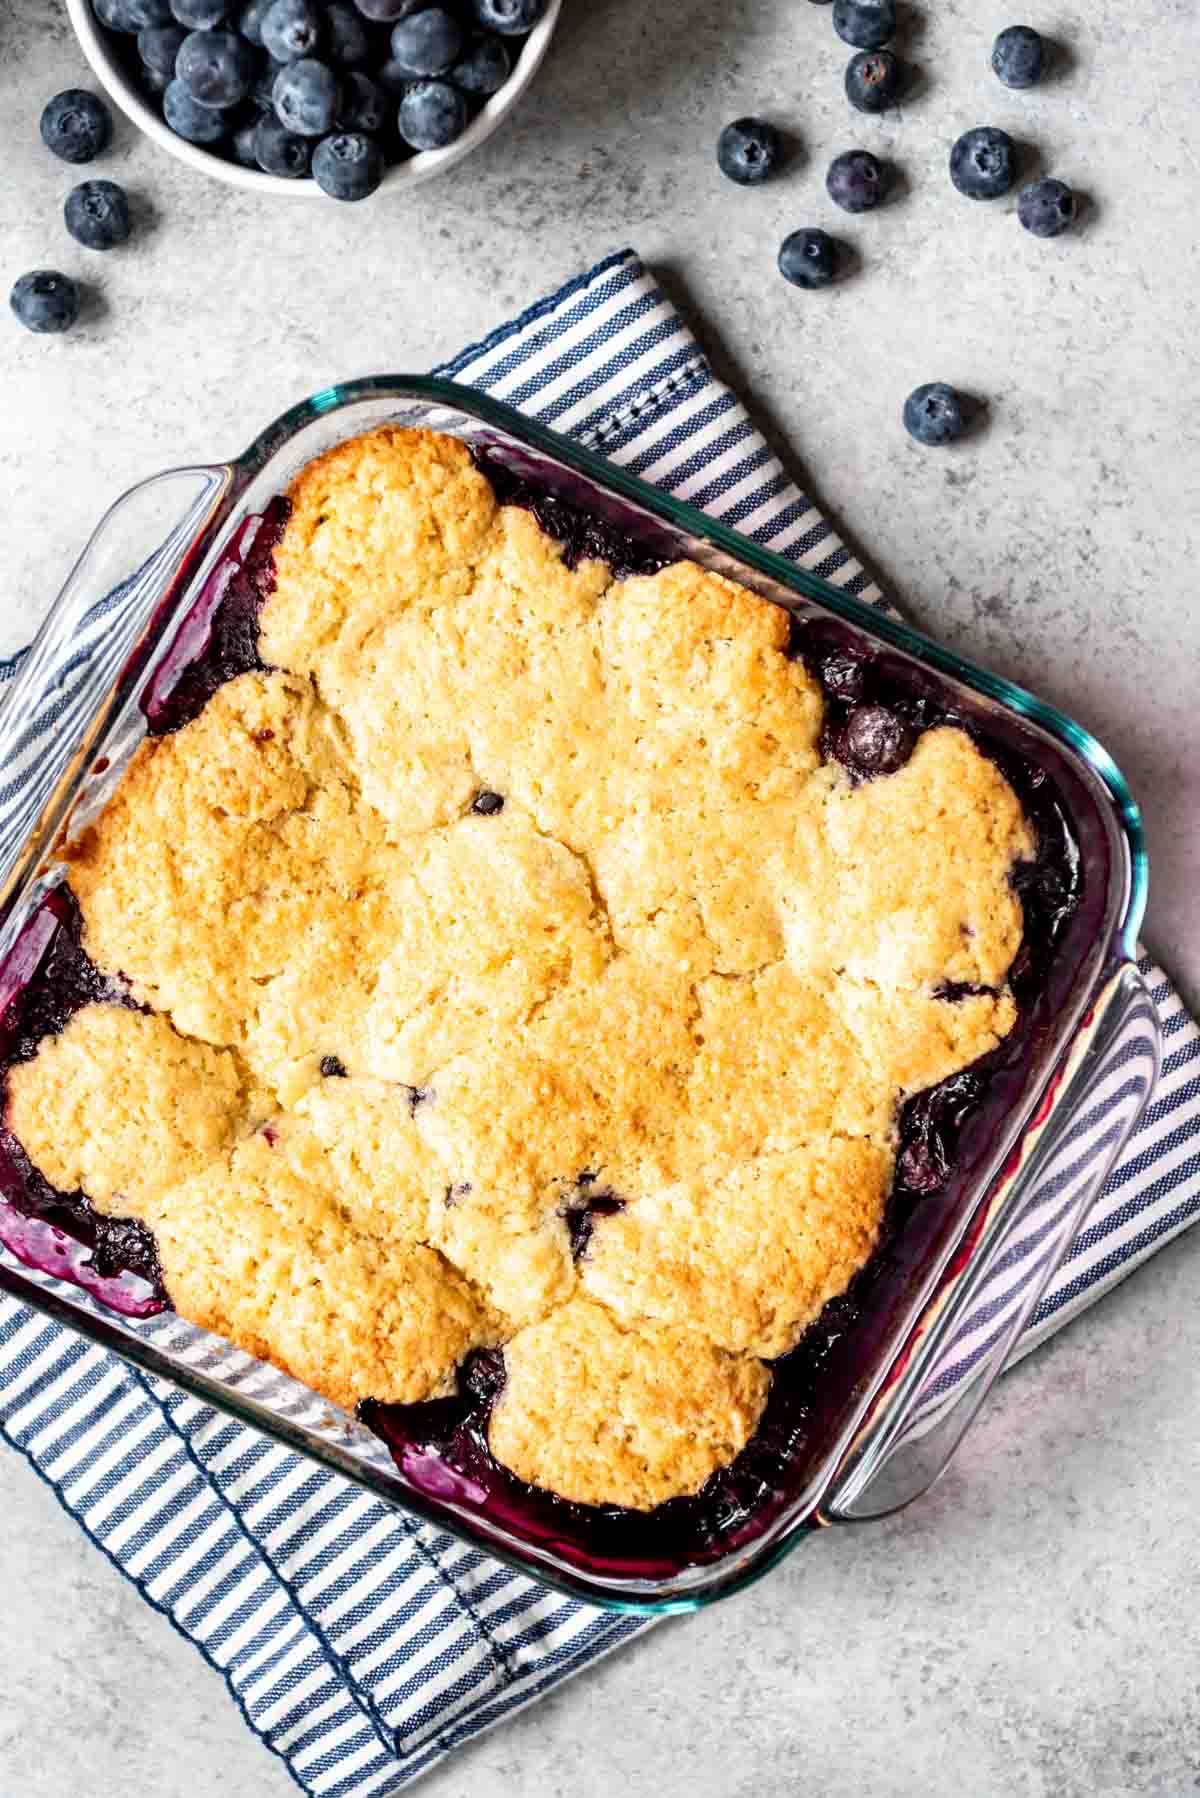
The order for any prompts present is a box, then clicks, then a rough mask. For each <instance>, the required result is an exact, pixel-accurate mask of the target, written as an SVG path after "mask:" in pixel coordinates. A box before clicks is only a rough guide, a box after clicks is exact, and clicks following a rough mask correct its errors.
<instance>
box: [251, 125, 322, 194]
mask: <svg viewBox="0 0 1200 1798" xmlns="http://www.w3.org/2000/svg"><path fill="white" fill-rule="evenodd" d="M254 155H255V159H256V160H257V162H258V166H259V168H260V169H261V170H262V171H263V173H264V175H282V176H283V177H284V178H285V179H287V180H289V181H298V180H299V179H300V177H301V176H302V175H307V174H308V169H309V162H310V160H311V157H312V145H311V144H310V143H309V141H308V139H307V138H306V137H297V135H296V133H295V132H294V131H288V130H286V129H285V128H284V126H282V125H281V124H280V123H279V120H278V119H277V118H276V117H275V115H274V114H273V113H268V114H267V116H266V117H265V118H262V119H260V120H259V121H258V124H257V125H256V126H255V128H254Z"/></svg>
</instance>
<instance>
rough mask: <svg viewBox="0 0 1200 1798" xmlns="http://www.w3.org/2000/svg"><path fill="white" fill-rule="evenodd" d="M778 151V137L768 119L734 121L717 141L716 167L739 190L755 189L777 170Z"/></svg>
mask: <svg viewBox="0 0 1200 1798" xmlns="http://www.w3.org/2000/svg"><path fill="white" fill-rule="evenodd" d="M779 149H780V145H779V133H778V131H776V129H775V127H774V125H769V124H768V123H767V121H766V119H735V120H734V121H733V123H732V125H726V127H725V129H724V131H722V133H721V135H720V137H719V138H718V139H717V167H718V168H719V169H720V171H721V173H722V174H723V175H728V177H729V179H730V180H731V181H736V182H737V184H738V186H739V187H754V186H755V185H756V184H757V183H758V182H759V181H765V180H766V179H767V176H768V175H769V174H770V173H771V171H772V170H773V169H774V167H775V165H776V163H777V162H778V161H779Z"/></svg>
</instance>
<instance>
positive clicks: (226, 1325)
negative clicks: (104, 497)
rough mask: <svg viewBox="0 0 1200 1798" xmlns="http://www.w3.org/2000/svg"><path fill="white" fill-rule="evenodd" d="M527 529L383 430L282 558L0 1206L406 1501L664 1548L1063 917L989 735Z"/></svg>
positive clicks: (717, 597)
mask: <svg viewBox="0 0 1200 1798" xmlns="http://www.w3.org/2000/svg"><path fill="white" fill-rule="evenodd" d="M505 493H506V488H505V483H504V482H503V481H502V480H501V479H500V477H499V474H498V473H496V472H493V474H492V475H491V476H489V472H488V469H487V465H486V463H484V464H481V463H480V462H479V461H477V460H476V459H474V458H473V456H472V454H471V453H470V451H469V450H468V449H467V448H466V447H465V446H464V445H463V444H461V443H459V442H458V441H457V440H455V439H453V438H449V437H444V436H439V435H435V434H431V433H427V432H421V431H410V430H399V429H387V430H381V431H379V432H376V433H374V434H372V435H369V436H366V437H360V438H358V439H355V440H353V441H351V442H348V443H345V444H343V445H341V446H340V447H338V448H336V449H334V450H332V451H330V452H329V453H328V454H327V455H324V456H322V457H321V458H320V459H319V460H318V461H316V462H315V463H313V464H311V465H310V466H309V467H307V468H306V469H305V470H304V471H303V472H302V474H301V475H300V477H299V478H298V480H297V481H296V483H295V485H294V487H293V488H292V491H291V493H290V495H289V496H288V499H287V501H286V502H281V503H280V504H279V506H278V507H277V508H276V510H275V512H274V513H273V514H272V515H270V516H269V517H268V518H267V519H266V520H265V521H264V522H263V524H262V525H261V527H260V528H259V532H258V540H257V544H251V546H250V549H249V553H248V557H247V559H246V562H245V566H244V567H242V568H241V569H240V570H235V571H234V573H235V574H236V577H237V578H235V579H230V581H229V582H228V583H227V585H228V591H227V592H226V593H225V595H224V597H223V598H222V600H221V604H220V606H219V607H218V609H217V611H216V613H215V615H214V616H213V617H212V619H211V621H210V629H209V635H208V637H207V639H206V648H205V650H204V654H203V656H202V657H201V658H200V660H199V662H197V663H196V664H195V665H194V666H193V667H192V668H191V669H190V670H189V671H188V673H187V674H186V675H185V676H184V677H183V679H182V680H181V681H180V682H179V683H178V684H177V686H176V688H175V693H174V697H173V699H172V700H171V701H170V702H168V703H167V704H165V705H164V707H162V708H160V710H159V712H158V713H157V714H156V715H155V716H154V717H152V719H151V734H150V735H149V736H148V737H147V738H146V740H145V741H144V742H143V744H142V746H141V748H140V749H139V750H138V752H137V754H136V755H135V756H134V759H133V761H132V763H131V765H130V767H129V768H128V770H127V772H126V774H125V775H124V777H123V779H122V780H121V782H120V784H119V786H118V788H117V790H116V793H115V796H114V797H113V799H112V800H111V801H110V803H109V804H108V805H107V807H106V808H105V810H104V811H103V813H102V814H101V816H100V818H99V820H98V822H96V823H95V824H93V825H92V826H91V827H90V828H88V829H87V831H86V832H85V833H84V834H83V835H82V836H81V837H80V838H79V839H78V840H77V841H76V842H75V843H74V844H73V846H71V847H70V848H69V849H68V850H67V851H66V858H67V862H68V876H67V879H68V885H67V888H65V889H62V890H61V891H60V893H59V894H58V895H57V897H56V899H55V901H54V903H55V904H56V905H57V906H58V911H57V912H56V914H55V919H56V922H55V934H54V937H53V942H52V946H51V948H50V950H49V952H48V953H47V955H46V956H45V958H44V959H43V962H42V964H41V966H40V968H39V969H38V971H37V973H36V975H35V976H34V978H33V979H32V980H31V981H30V982H29V984H28V985H27V986H26V987H25V988H24V989H23V990H22V992H21V993H19V994H18V996H17V997H16V998H15V999H13V1000H12V1001H11V1003H10V1005H9V1008H8V1011H7V1013H6V1014H5V1018H4V1029H5V1033H6V1034H5V1042H4V1059H5V1062H6V1065H7V1076H6V1077H7V1113H6V1125H7V1130H6V1135H5V1158H4V1172H3V1179H4V1185H5V1191H6V1192H7V1194H8V1197H9V1199H10V1201H11V1202H12V1203H13V1204H15V1205H17V1207H18V1208H22V1207H23V1208H24V1209H26V1210H31V1209H32V1210H35V1211H37V1210H39V1208H40V1215H43V1216H46V1217H51V1218H53V1219H54V1220H55V1221H56V1222H57V1223H58V1224H59V1225H60V1227H62V1228H63V1229H66V1230H68V1231H72V1232H73V1233H74V1234H76V1235H78V1234H79V1233H80V1232H83V1233H84V1234H85V1236H86V1235H87V1232H89V1231H90V1232H91V1235H90V1237H88V1240H91V1241H93V1242H94V1244H95V1253H96V1255H97V1256H101V1255H104V1256H106V1257H107V1258H108V1260H109V1262H110V1263H111V1264H112V1265H114V1266H125V1267H132V1268H134V1270H135V1271H137V1272H140V1273H141V1274H142V1275H143V1276H144V1278H145V1279H147V1280H148V1281H149V1282H150V1284H151V1285H152V1286H153V1287H154V1289H155V1290H156V1291H157V1293H158V1295H159V1300H160V1302H165V1303H169V1304H170V1305H171V1306H173V1307H174V1308H175V1310H176V1311H178V1312H179V1313H180V1314H181V1315H182V1316H183V1317H184V1318H187V1319H190V1320H192V1321H193V1322H195V1323H197V1324H200V1325H202V1326H204V1327H205V1328H207V1329H210V1330H213V1331H216V1332H218V1333H219V1334H221V1335H223V1336H225V1337H228V1338H229V1339H230V1340H232V1341H233V1342H235V1343H237V1344H239V1345H240V1346H241V1347H243V1348H245V1349H246V1350H248V1351H249V1352H250V1353H252V1354H253V1355H256V1356H258V1357H261V1358H264V1359H266V1360H269V1361H271V1362H274V1363H276V1364H277V1365H278V1366H280V1367H282V1368H284V1369H286V1370H288V1371H289V1372H291V1373H292V1374H294V1375H295V1376H296V1377H298V1378H299V1379H300V1380H302V1381H304V1382H306V1383H307V1384H308V1385H309V1386H311V1387H312V1388H314V1389H315V1390H316V1391H318V1392H319V1393H322V1394H324V1395H326V1396H327V1397H328V1398H329V1399H331V1400H332V1401H334V1402H336V1403H337V1404H338V1405H340V1406H345V1407H347V1408H354V1407H359V1408H360V1411H361V1412H362V1413H363V1414H364V1415H365V1416H366V1417H367V1418H368V1419H369V1420H370V1421H371V1422H372V1423H373V1424H374V1425H375V1426H376V1427H377V1428H379V1429H381V1430H382V1431H383V1432H384V1433H385V1434H387V1435H388V1436H389V1439H390V1440H392V1441H393V1444H394V1445H395V1446H396V1450H397V1454H398V1456H399V1457H400V1458H401V1461H402V1465H405V1466H407V1467H408V1469H409V1471H410V1473H413V1475H414V1477H417V1476H418V1475H419V1471H420V1468H421V1467H422V1466H426V1465H429V1464H432V1462H434V1461H437V1460H438V1459H439V1458H440V1460H441V1462H442V1463H443V1464H444V1465H445V1466H446V1467H448V1468H454V1467H458V1468H459V1469H460V1470H463V1469H465V1474H464V1477H466V1476H468V1475H469V1476H470V1477H471V1478H472V1479H474V1480H475V1481H476V1484H477V1485H479V1484H480V1482H482V1484H483V1485H484V1486H486V1484H487V1482H488V1481H489V1480H490V1481H492V1482H500V1484H501V1485H503V1484H504V1483H505V1482H507V1487H506V1489H507V1490H508V1491H509V1492H510V1494H515V1493H520V1492H523V1493H526V1494H532V1495H533V1498H532V1499H531V1502H534V1501H535V1500H536V1501H537V1502H538V1503H542V1504H543V1508H544V1507H545V1505H552V1504H555V1503H557V1504H560V1505H567V1506H575V1507H593V1508H595V1507H599V1508H604V1509H607V1510H611V1511H612V1512H613V1513H614V1514H617V1513H620V1514H621V1515H623V1516H627V1517H629V1516H631V1515H632V1514H634V1513H641V1514H648V1513H651V1512H655V1511H656V1510H657V1509H658V1508H660V1507H665V1510H666V1512H667V1513H668V1514H671V1513H672V1507H674V1513H675V1514H678V1515H682V1514H683V1512H684V1511H685V1510H686V1507H687V1506H688V1505H689V1504H690V1505H693V1506H695V1505H697V1504H702V1503H704V1502H705V1495H706V1494H707V1495H710V1496H711V1495H712V1494H714V1493H716V1494H718V1495H719V1494H720V1493H721V1492H722V1491H725V1490H727V1487H723V1486H722V1481H726V1482H728V1480H729V1479H730V1478H731V1470H736V1469H737V1468H739V1467H745V1466H746V1465H747V1464H748V1462H747V1457H748V1456H749V1457H750V1458H751V1460H752V1458H753V1454H754V1445H755V1443H756V1441H758V1440H761V1436H762V1432H761V1430H760V1424H761V1425H762V1427H763V1428H764V1429H766V1428H768V1426H769V1425H770V1419H771V1417H772V1415H774V1413H773V1410H772V1407H776V1408H778V1407H781V1406H784V1405H785V1401H786V1393H787V1390H788V1376H787V1373H786V1370H787V1369H788V1368H789V1367H790V1366H791V1365H793V1363H794V1361H795V1355H794V1353H793V1351H796V1350H797V1346H798V1345H801V1347H802V1345H803V1342H804V1341H805V1340H807V1339H808V1338H809V1337H810V1336H811V1332H812V1328H813V1327H815V1326H816V1325H817V1320H819V1319H821V1318H822V1315H823V1314H824V1315H825V1316H826V1317H828V1316H829V1315H830V1312H829V1310H828V1307H829V1306H830V1302H831V1301H838V1300H839V1295H842V1294H844V1293H845V1292H846V1290H847V1288H848V1287H850V1286H851V1283H852V1282H853V1281H854V1280H855V1278H856V1276H858V1275H859V1273H860V1270H862V1269H863V1268H864V1267H865V1266H866V1264H867V1263H868V1262H869V1260H870V1258H871V1257H872V1254H873V1251H875V1249H876V1247H877V1244H879V1242H880V1240H881V1235H882V1233H883V1232H884V1230H885V1218H886V1215H887V1213H888V1208H889V1204H894V1203H895V1195H896V1193H897V1191H903V1192H904V1193H906V1194H907V1195H908V1198H909V1199H910V1200H911V1199H912V1198H913V1196H914V1195H920V1194H921V1193H929V1192H931V1191H933V1190H934V1189H936V1187H937V1186H938V1184H939V1182H940V1181H942V1180H944V1178H945V1176H946V1171H947V1150H946V1143H947V1142H948V1141H950V1140H951V1138H952V1131H951V1130H950V1127H949V1125H950V1123H952V1122H953V1119H954V1116H955V1108H956V1106H958V1107H959V1108H960V1109H962V1108H965V1107H967V1106H968V1105H969V1104H970V1103H971V1102H973V1101H974V1099H977V1098H978V1093H979V1090H980V1089H981V1088H982V1086H983V1084H984V1076H983V1074H982V1073H981V1072H980V1070H981V1069H982V1070H986V1069H987V1067H988V1066H989V1065H990V1061H989V1058H990V1060H991V1062H994V1061H995V1059H996V1057H997V1055H998V1054H1000V1053H1002V1046H1003V1045H1004V1043H1005V1040H1006V1039H1007V1038H1008V1037H1009V1036H1010V1033H1012V1032H1013V1031H1014V1026H1015V1025H1016V1024H1017V1021H1018V1017H1019V1015H1020V1013H1021V1006H1022V1002H1023V995H1022V990H1021V982H1022V980H1025V981H1026V982H1028V980H1029V979H1030V978H1031V977H1032V976H1031V972H1030V970H1031V966H1032V960H1033V959H1036V955H1035V953H1034V951H1035V950H1036V951H1037V952H1038V953H1040V950H1038V944H1043V945H1044V942H1045V941H1046V940H1048V936H1049V933H1050V931H1051V926H1052V924H1053V919H1052V918H1051V916H1050V911H1049V910H1048V909H1047V907H1048V903H1049V902H1048V901H1047V899H1046V893H1047V891H1051V894H1052V896H1053V893H1055V892H1057V894H1058V899H1059V900H1060V901H1061V902H1062V905H1063V906H1065V905H1066V904H1067V902H1068V899H1067V896H1066V891H1067V890H1066V886H1065V885H1064V884H1063V883H1064V880H1065V876H1064V875H1063V872H1062V867H1061V866H1060V865H1058V864H1054V861H1053V857H1049V858H1048V857H1047V854H1046V853H1045V852H1044V846H1040V839H1041V837H1042V834H1043V831H1042V826H1041V825H1040V824H1039V822H1038V820H1037V816H1036V804H1035V803H1034V801H1033V800H1029V801H1028V802H1024V801H1023V799H1022V798H1019V797H1018V793H1017V791H1016V790H1015V788H1014V784H1013V779H1012V778H1010V774H1011V770H1009V771H1008V772H1006V771H1005V769H1004V768H1003V767H1002V766H1001V762H1000V761H999V760H997V759H996V757H995V756H993V755H992V754H991V753H989V752H988V751H987V749H986V748H984V747H981V746H980V745H979V744H978V743H977V742H976V740H975V739H974V737H973V735H972V734H971V732H970V731H969V730H968V729H966V728H963V727H962V726H961V725H960V724H957V723H955V722H953V721H951V720H948V719H947V718H946V716H945V714H944V713H943V714H942V715H940V716H939V715H938V714H936V713H935V712H933V711H932V710H931V709H930V708H929V707H928V706H927V705H926V704H925V702H924V701H921V700H917V701H916V702H914V703H913V704H911V705H909V706H907V708H906V707H905V705H904V704H902V703H899V702H897V703H894V704H893V703H884V702H883V701H882V700H881V699H880V698H879V697H878V695H873V693H872V690H871V688H870V685H869V670H865V669H864V666H863V664H862V661H861V657H860V658H859V660H858V661H855V659H854V658H853V657H852V656H848V655H846V654H843V653H840V652H838V651H837V649H836V646H835V647H834V648H832V649H831V648H829V646H828V645H824V646H823V645H822V642H821V640H820V638H819V635H818V636H813V637H812V638H811V640H809V639H806V638H805V635H804V632H803V630H800V629H798V628H797V627H796V624H795V621H794V620H792V619H791V618H790V617H789V614H788V613H787V612H785V611H784V610H782V609H781V608H779V607H777V606H775V605H773V604H771V603H769V602H768V601H766V600H764V599H762V598H760V597H758V596H757V595H755V594H753V593H751V592H750V591H748V590H746V589H744V588H742V587H739V586H736V585H734V584H732V583H731V582H730V581H728V580H726V579H723V578H721V577H719V576H718V575H716V574H713V573H709V572H706V571H705V570H703V569H702V568H701V567H699V566H698V565H696V564H694V563H691V562H686V561H685V562H675V563H673V564H670V565H667V566H656V565H655V564H654V563H653V561H651V560H650V559H648V558H646V557H642V558H640V560H639V559H638V557H637V556H635V555H631V556H629V557H627V558H622V557H621V556H620V555H618V554H616V553H615V552H614V553H610V554H609V555H608V556H607V558H604V557H601V556H599V555H595V554H590V553H588V552H589V550H594V549H596V548H603V544H602V543H601V542H600V541H599V539H597V540H596V541H595V542H593V541H591V540H589V539H588V538H587V535H586V533H584V534H583V535H582V536H579V534H578V533H577V534H576V536H575V537H574V538H573V537H572V534H571V531H570V529H569V528H568V527H567V525H566V524H565V523H564V513H563V509H562V508H561V507H558V506H556V505H555V504H553V503H550V502H547V503H546V504H545V505H541V506H539V505H538V504H537V503H536V501H535V500H531V499H530V496H529V495H528V494H527V493H522V492H516V493H514V492H512V491H511V488H510V490H509V491H508V492H507V494H506V498H507V501H508V503H501V500H500V498H499V497H498V495H499V494H505ZM206 658H207V659H206ZM1018 784H1019V783H1018ZM1039 856H1040V858H1041V859H1040V860H1039ZM1060 862H1061V858H1060ZM1038 868H1041V869H1042V871H1043V875H1044V874H1045V870H1046V869H1047V868H1050V873H1051V875H1052V876H1053V878H1052V879H1051V881H1050V887H1049V888H1047V885H1046V880H1045V879H1044V878H1042V877H1041V876H1039V877H1038V878H1034V876H1033V875H1032V874H1031V872H1030V871H1031V870H1036V869H1038ZM1039 880H1040V884H1039ZM1056 881H1057V882H1058V885H1057V887H1056V886H1055V884H1054V883H1055V882H1056ZM1030 920H1032V921H1033V923H1035V924H1036V925H1037V929H1036V930H1032V929H1031V930H1027V928H1026V926H1027V922H1029V921H1030ZM1023 939H1024V946H1023ZM1010 974H1011V976H1012V978H1011V980H1010ZM972 1083H974V1084H972ZM939 1129H940V1130H941V1134H940V1135H939ZM843 1302H844V1301H843ZM835 1310H836V1305H835ZM780 1415H783V1412H782V1411H781V1412H780Z"/></svg>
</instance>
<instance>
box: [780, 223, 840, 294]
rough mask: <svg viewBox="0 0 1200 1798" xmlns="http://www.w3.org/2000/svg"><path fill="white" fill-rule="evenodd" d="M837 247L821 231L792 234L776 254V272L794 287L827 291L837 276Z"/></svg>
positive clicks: (830, 238) (795, 232)
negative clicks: (777, 261) (777, 264)
mask: <svg viewBox="0 0 1200 1798" xmlns="http://www.w3.org/2000/svg"><path fill="white" fill-rule="evenodd" d="M837 266H838V247H837V245H836V243H835V242H834V241H833V239H832V237H830V236H829V235H828V234H827V233H826V232H824V231H817V230H812V229H810V230H804V231H793V232H792V234H791V236H790V237H785V238H784V240H783V247H782V248H781V249H780V252H779V272H780V274H781V275H782V276H783V278H784V280H785V281H790V282H791V284H792V286H793V287H828V286H829V283H830V282H831V281H832V280H833V279H834V277H835V276H836V274H837Z"/></svg>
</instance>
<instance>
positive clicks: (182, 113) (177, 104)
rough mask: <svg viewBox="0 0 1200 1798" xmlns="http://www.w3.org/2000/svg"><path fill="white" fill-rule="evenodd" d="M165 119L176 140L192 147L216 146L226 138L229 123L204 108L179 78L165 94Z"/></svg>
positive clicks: (218, 112)
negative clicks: (196, 145) (178, 139)
mask: <svg viewBox="0 0 1200 1798" xmlns="http://www.w3.org/2000/svg"><path fill="white" fill-rule="evenodd" d="M162 106H163V117H164V119H166V121H167V124H168V125H169V126H170V127H171V129H172V131H173V132H174V133H175V135H176V137H182V138H183V139H184V140H185V141H186V142H187V143H189V144H215V143H218V142H219V141H220V139H221V138H223V137H224V136H225V133H226V132H227V131H228V129H229V121H228V120H227V119H226V117H225V115H224V114H223V113H222V112H220V111H219V110H218V109H217V107H215V106H202V105H201V103H200V101H199V100H196V99H194V98H193V97H192V95H191V94H190V93H189V92H188V90H187V88H186V87H185V86H184V85H183V82H182V81H180V80H179V79H178V77H176V79H175V80H174V81H172V82H171V83H170V84H169V86H168V87H167V90H166V92H165V93H164V94H163V101H162Z"/></svg>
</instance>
